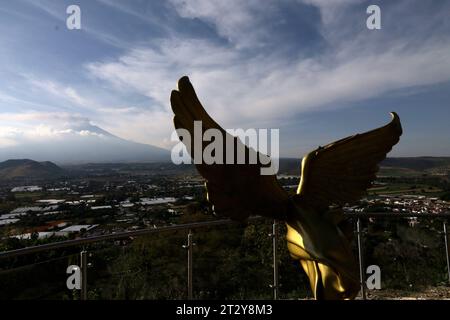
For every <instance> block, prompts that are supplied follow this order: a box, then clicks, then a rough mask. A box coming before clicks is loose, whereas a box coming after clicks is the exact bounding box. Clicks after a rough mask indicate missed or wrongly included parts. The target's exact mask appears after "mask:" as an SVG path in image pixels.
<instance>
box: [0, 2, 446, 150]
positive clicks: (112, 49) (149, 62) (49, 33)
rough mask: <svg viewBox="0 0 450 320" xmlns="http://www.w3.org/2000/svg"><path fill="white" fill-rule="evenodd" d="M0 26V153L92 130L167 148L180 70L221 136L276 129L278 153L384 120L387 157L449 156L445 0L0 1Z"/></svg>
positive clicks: (311, 146)
mask: <svg viewBox="0 0 450 320" xmlns="http://www.w3.org/2000/svg"><path fill="white" fill-rule="evenodd" d="M72 4H76V5H78V6H79V7H80V9H81V29H80V30H69V29H68V28H67V26H66V19H67V17H68V16H69V15H68V14H67V13H66V9H67V7H68V6H69V5H72ZM371 4H376V5H378V6H379V7H380V9H381V29H379V30H369V29H368V28H367V26H366V19H367V18H368V16H369V14H367V12H366V9H367V7H368V6H369V5H371ZM0 30H1V32H0V152H1V148H2V147H5V146H8V147H11V146H14V145H15V144H20V143H23V142H24V141H27V142H30V141H31V142H33V141H39V140H42V139H50V140H51V139H53V138H59V139H64V138H65V137H68V136H69V135H85V136H88V135H90V134H97V133H96V132H95V128H97V127H100V128H102V129H104V130H106V131H108V132H110V133H111V134H114V135H116V136H119V137H121V138H124V139H128V140H132V141H135V142H140V143H147V144H152V145H155V146H159V147H163V148H167V149H169V148H170V147H171V146H172V145H173V144H174V143H173V142H171V140H170V137H171V133H172V131H173V123H172V117H173V114H172V112H171V108H170V101H169V97H170V92H171V90H172V89H175V88H176V83H177V80H178V79H179V78H180V77H181V76H183V75H188V76H189V77H190V79H191V82H192V83H193V85H194V87H195V88H196V90H197V94H198V95H199V97H200V99H201V101H202V102H203V105H204V106H205V108H206V110H207V111H208V112H209V113H210V114H211V116H212V117H213V118H215V119H216V120H217V122H219V123H220V124H222V126H223V127H224V128H244V129H246V128H278V129H280V154H281V156H284V157H300V156H302V155H304V154H305V153H307V152H308V151H310V150H312V149H315V148H316V147H317V146H319V145H324V144H327V143H329V142H332V141H334V140H338V139H340V138H343V137H345V136H348V135H351V134H354V133H358V132H364V131H367V130H370V129H373V128H376V127H379V126H381V125H384V124H385V123H387V122H388V121H389V120H390V116H389V112H390V111H396V112H397V113H398V114H399V116H400V119H401V121H402V125H403V129H404V133H403V136H402V138H401V141H400V143H399V144H398V145H397V146H396V147H395V148H394V150H393V151H392V152H391V154H390V156H450V139H449V138H450V125H449V123H450V121H449V120H450V1H439V0H433V1H421V0H389V1H363V0H276V1H275V0H273V1H272V0H266V1H260V0H248V1H240V0H239V1H238V0H228V1H222V0H166V1H157V0H152V1H143V0H130V1H120V0H99V1H92V0H89V1H75V0H71V1H64V0H29V1H25V0H15V1H7V0H0Z"/></svg>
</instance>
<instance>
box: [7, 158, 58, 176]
mask: <svg viewBox="0 0 450 320" xmlns="http://www.w3.org/2000/svg"><path fill="white" fill-rule="evenodd" d="M64 173H65V171H64V170H63V169H61V168H60V167H58V166H57V165H56V164H54V163H52V162H49V161H44V162H37V161H34V160H30V159H13V160H7V161H4V162H0V179H2V180H11V179H21V178H26V179H52V178H58V177H60V176H62V175H64Z"/></svg>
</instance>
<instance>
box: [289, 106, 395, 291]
mask: <svg viewBox="0 0 450 320" xmlns="http://www.w3.org/2000/svg"><path fill="white" fill-rule="evenodd" d="M392 116H393V119H392V121H391V122H390V123H389V124H387V125H386V126H384V127H381V128H378V129H375V130H372V131H369V132H366V133H363V134H357V135H354V136H351V137H348V138H345V139H342V140H339V141H336V142H334V143H331V144H329V145H326V146H325V147H320V148H318V149H317V150H314V151H313V152H310V153H309V154H308V155H307V156H306V157H304V158H303V161H302V173H301V174H302V176H301V180H300V184H299V188H298V191H297V193H298V194H297V195H296V196H294V202H295V203H296V204H297V206H298V207H299V208H300V213H301V214H300V215H297V216H293V217H292V218H290V219H288V221H287V226H288V234H287V241H288V249H289V251H290V252H291V255H292V256H293V257H294V258H296V259H299V260H300V262H301V265H302V267H303V269H304V270H305V272H306V273H307V275H308V277H309V279H310V283H311V288H312V289H313V292H314V296H315V297H316V298H317V299H353V298H354V297H355V296H356V294H357V293H358V291H359V279H358V268H357V263H356V259H355V257H354V256H353V253H352V250H351V247H350V243H349V238H348V235H345V234H344V233H343V228H342V227H343V226H344V225H345V224H346V223H347V222H348V221H346V220H341V219H342V210H339V209H337V210H330V208H329V206H330V205H338V206H342V205H344V204H346V203H351V202H354V201H356V200H358V199H359V198H360V197H361V195H362V194H363V193H364V192H365V191H366V189H367V188H368V187H370V185H371V184H372V182H373V180H374V179H375V177H376V176H375V174H376V172H377V171H378V163H379V162H380V161H381V160H383V159H384V158H385V157H386V154H387V153H388V152H389V151H390V150H391V149H392V147H393V146H394V145H395V144H396V143H397V142H398V141H399V138H400V135H401V134H402V128H401V124H400V119H399V118H398V116H397V114H395V113H392Z"/></svg>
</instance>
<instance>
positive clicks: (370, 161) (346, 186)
mask: <svg viewBox="0 0 450 320" xmlns="http://www.w3.org/2000/svg"><path fill="white" fill-rule="evenodd" d="M391 115H392V121H391V122H390V123H389V124H387V125H385V126H383V127H380V128H378V129H375V130H372V131H368V132H366V133H363V134H356V135H354V136H350V137H347V138H345V139H342V140H339V141H336V142H333V143H330V144H328V145H326V146H325V147H319V148H318V149H316V150H314V151H312V152H310V153H309V154H307V155H306V156H305V157H304V158H303V161H302V169H301V170H302V175H301V180H300V184H299V187H298V191H297V193H298V194H297V196H296V200H297V201H301V202H302V203H305V204H307V205H308V206H310V207H312V208H315V209H318V210H320V211H323V210H326V209H328V207H329V206H330V205H333V204H335V205H341V206H342V205H344V204H346V203H352V202H354V201H357V200H358V199H359V198H360V197H361V196H362V195H363V194H364V193H365V191H366V190H367V188H369V187H370V186H371V184H372V182H373V181H374V180H375V178H376V172H377V171H378V169H379V167H378V163H379V162H381V161H382V160H383V159H385V158H386V154H387V153H388V152H389V151H390V150H391V149H392V147H393V146H394V145H395V144H396V143H397V142H398V141H399V140H400V136H401V134H402V126H401V124H400V118H399V117H398V115H397V114H396V113H395V112H392V113H391Z"/></svg>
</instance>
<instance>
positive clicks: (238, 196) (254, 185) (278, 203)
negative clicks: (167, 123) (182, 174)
mask: <svg viewBox="0 0 450 320" xmlns="http://www.w3.org/2000/svg"><path fill="white" fill-rule="evenodd" d="M170 102H171V105H172V110H173V112H174V114H175V117H174V124H175V128H176V129H186V130H188V132H189V133H190V136H191V143H190V145H189V146H188V145H186V143H187V142H185V141H183V143H184V144H185V145H186V147H187V150H188V152H190V150H192V152H190V154H191V157H192V158H193V154H192V153H194V154H195V152H194V151H193V150H195V149H194V140H195V139H194V121H202V132H201V134H202V135H203V133H204V132H205V131H206V130H208V129H213V128H214V129H218V130H219V131H220V132H221V133H222V136H223V143H222V145H223V146H224V148H223V150H224V152H223V155H222V156H221V159H222V164H220V163H214V164H206V163H204V162H203V161H202V163H201V164H196V167H197V170H198V171H199V172H200V174H201V175H202V176H203V177H204V178H205V179H206V189H207V196H208V200H209V201H210V202H211V203H212V204H213V209H214V211H215V213H217V214H219V215H225V216H228V217H230V218H232V219H234V220H244V219H246V218H247V217H249V216H250V215H261V216H266V217H271V218H274V219H283V218H284V216H285V215H286V212H287V202H288V201H287V200H288V196H287V194H286V192H285V191H284V190H283V189H282V188H281V186H280V185H279V184H278V182H277V178H276V175H261V173H260V169H261V167H262V166H263V165H262V164H261V162H259V161H258V162H257V163H256V164H248V159H249V157H250V155H253V156H255V153H256V151H254V150H253V149H251V148H248V147H247V146H245V145H244V144H243V143H242V142H241V141H240V139H238V138H236V137H233V136H231V135H230V134H228V133H227V132H226V131H225V130H224V129H223V128H221V127H220V126H219V125H218V124H217V123H216V122H215V121H214V120H213V119H212V118H211V117H210V116H209V115H208V114H207V112H206V111H205V109H204V108H203V106H202V105H201V103H200V101H199V99H198V98H197V95H196V93H195V91H194V88H193V86H192V84H191V83H190V81H189V78H188V77H183V78H181V79H180V80H179V81H178V91H177V90H174V91H172V94H171V97H170ZM181 138H182V137H181V136H180V139H181ZM227 139H231V140H229V141H233V142H232V143H233V145H234V150H235V151H236V150H240V148H242V150H244V152H245V159H246V160H247V161H246V163H247V164H237V152H234V153H233V155H232V157H233V160H234V162H233V163H234V164H224V163H226V162H227V161H226V159H227V150H226V149H225V144H226V141H227ZM209 143H211V142H207V143H205V142H202V145H201V151H203V150H204V149H205V147H206V146H207V145H208V144H209ZM256 155H257V156H259V153H257V154H256ZM230 157H231V156H230ZM266 157H267V156H266ZM258 159H259V157H258ZM229 162H230V161H228V163H229Z"/></svg>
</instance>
